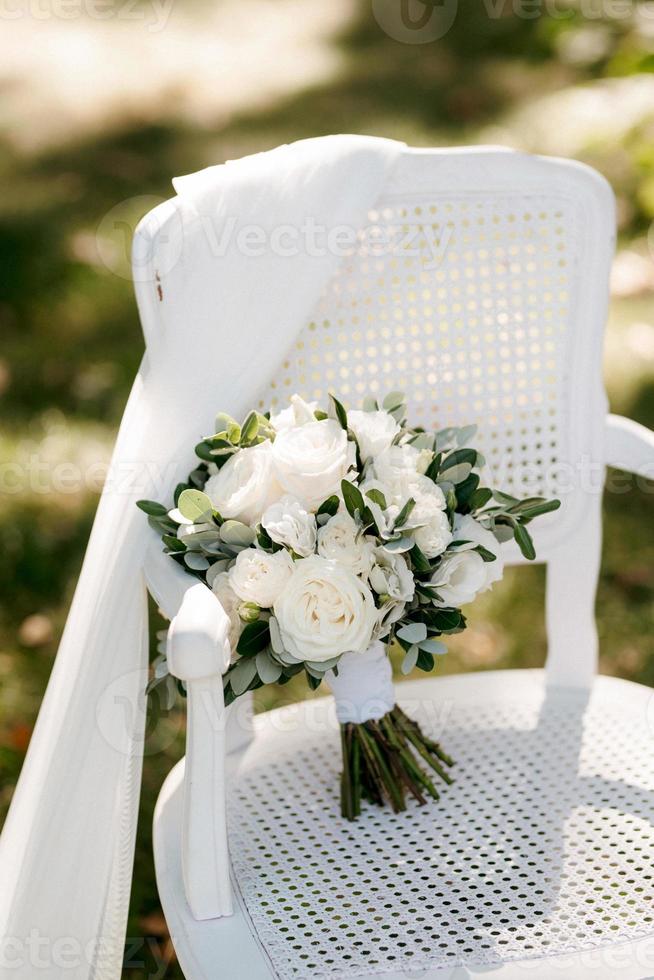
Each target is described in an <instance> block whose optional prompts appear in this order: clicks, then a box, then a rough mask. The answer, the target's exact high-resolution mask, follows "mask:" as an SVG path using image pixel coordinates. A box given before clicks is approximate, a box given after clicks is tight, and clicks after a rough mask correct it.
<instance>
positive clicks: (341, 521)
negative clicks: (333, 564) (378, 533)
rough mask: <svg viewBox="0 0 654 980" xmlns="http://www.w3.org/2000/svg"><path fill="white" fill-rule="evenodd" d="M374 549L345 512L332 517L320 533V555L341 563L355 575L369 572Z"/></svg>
mask: <svg viewBox="0 0 654 980" xmlns="http://www.w3.org/2000/svg"><path fill="white" fill-rule="evenodd" d="M373 548H374V545H373V544H372V542H371V540H370V539H369V538H368V537H366V535H364V534H361V529H360V528H359V525H358V524H356V522H355V521H354V520H353V519H352V518H351V517H350V515H349V514H346V513H344V512H342V513H340V514H335V515H334V516H333V517H330V518H329V520H328V521H327V523H326V524H325V525H324V526H323V527H321V528H320V530H319V531H318V554H319V555H322V557H323V558H332V559H333V560H334V561H338V562H340V563H341V565H345V566H346V567H347V568H349V569H351V570H352V571H353V572H354V574H355V575H366V574H367V573H368V572H369V570H370V566H371V565H372V560H373Z"/></svg>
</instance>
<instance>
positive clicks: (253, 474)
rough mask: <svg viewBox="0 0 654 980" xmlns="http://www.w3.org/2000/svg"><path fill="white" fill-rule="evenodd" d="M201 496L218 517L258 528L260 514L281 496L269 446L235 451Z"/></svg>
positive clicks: (206, 485) (211, 478)
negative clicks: (208, 502)
mask: <svg viewBox="0 0 654 980" xmlns="http://www.w3.org/2000/svg"><path fill="white" fill-rule="evenodd" d="M204 492H205V493H206V494H207V495H208V496H209V498H210V500H211V503H212V504H213V506H214V507H215V508H216V510H217V511H218V513H219V514H220V515H221V516H222V517H228V518H233V519H234V520H237V521H242V522H243V523H244V524H250V525H255V524H258V522H259V519H260V518H261V515H262V513H263V512H264V510H265V509H266V508H267V507H269V506H270V504H272V503H274V502H275V500H278V499H279V497H281V496H282V494H283V492H284V491H283V490H282V488H281V486H280V485H279V483H278V482H277V480H276V479H275V473H274V470H273V457H272V443H271V442H269V441H268V440H266V441H265V442H260V443H259V444H258V445H257V446H252V447H250V448H249V449H239V450H238V452H236V453H234V455H233V456H230V458H229V459H228V460H227V462H226V463H225V465H224V466H222V467H221V468H220V470H219V471H218V473H217V474H216V475H215V476H212V477H209V479H208V480H207V482H206V483H205V485H204Z"/></svg>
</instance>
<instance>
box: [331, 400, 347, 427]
mask: <svg viewBox="0 0 654 980" xmlns="http://www.w3.org/2000/svg"><path fill="white" fill-rule="evenodd" d="M329 401H330V412H329V414H330V416H332V418H335V419H336V421H337V422H338V424H339V425H340V427H341V428H342V429H345V431H346V432H347V412H346V411H345V409H344V408H343V406H342V405H341V403H340V402H339V400H338V398H335V397H334V395H332V394H330V396H329Z"/></svg>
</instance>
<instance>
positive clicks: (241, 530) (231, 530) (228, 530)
mask: <svg viewBox="0 0 654 980" xmlns="http://www.w3.org/2000/svg"><path fill="white" fill-rule="evenodd" d="M220 537H221V539H222V540H223V541H224V542H225V544H230V545H236V546H238V547H242V548H247V547H248V546H249V545H251V544H252V542H253V541H254V539H255V537H256V532H255V531H254V529H253V528H251V527H248V525H247V524H242V523H241V521H232V520H228V521H225V522H224V524H223V525H222V526H221V528H220Z"/></svg>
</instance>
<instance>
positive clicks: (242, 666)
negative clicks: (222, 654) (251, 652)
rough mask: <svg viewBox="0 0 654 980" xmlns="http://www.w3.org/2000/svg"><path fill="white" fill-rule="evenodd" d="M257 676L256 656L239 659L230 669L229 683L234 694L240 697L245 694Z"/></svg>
mask: <svg viewBox="0 0 654 980" xmlns="http://www.w3.org/2000/svg"><path fill="white" fill-rule="evenodd" d="M256 676H257V661H256V659H255V658H250V659H249V660H239V661H237V663H236V664H235V665H234V666H233V667H232V668H231V670H230V671H229V683H230V684H231V687H232V690H233V692H234V694H235V695H236V696H237V697H238V696H239V695H240V694H245V692H246V691H247V689H248V687H249V686H250V684H251V683H252V681H253V680H254V678H255V677H256Z"/></svg>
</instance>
